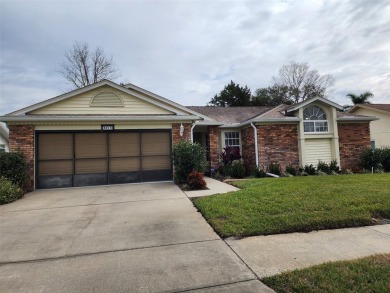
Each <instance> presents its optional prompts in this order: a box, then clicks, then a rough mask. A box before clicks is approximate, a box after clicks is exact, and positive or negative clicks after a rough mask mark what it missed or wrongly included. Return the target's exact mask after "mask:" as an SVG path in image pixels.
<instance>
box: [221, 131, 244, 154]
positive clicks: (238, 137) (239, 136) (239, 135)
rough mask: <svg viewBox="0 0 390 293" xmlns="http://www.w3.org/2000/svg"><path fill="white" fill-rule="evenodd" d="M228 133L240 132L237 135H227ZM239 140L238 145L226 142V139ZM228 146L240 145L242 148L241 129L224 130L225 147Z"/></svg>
mask: <svg viewBox="0 0 390 293" xmlns="http://www.w3.org/2000/svg"><path fill="white" fill-rule="evenodd" d="M228 133H237V134H238V136H237V137H228V138H227V137H226V134H228ZM236 139H237V140H238V144H237V145H236V144H234V145H232V144H226V140H236ZM227 146H230V147H233V148H234V147H239V148H240V150H241V134H240V131H233V130H229V131H224V132H223V147H224V148H225V147H227Z"/></svg>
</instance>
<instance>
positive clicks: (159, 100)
mask: <svg viewBox="0 0 390 293" xmlns="http://www.w3.org/2000/svg"><path fill="white" fill-rule="evenodd" d="M104 85H108V86H111V87H113V88H115V89H116V90H118V91H122V92H124V93H126V94H129V95H132V96H135V97H137V98H139V99H141V100H143V101H145V102H148V103H151V104H153V105H155V106H158V107H160V108H163V109H165V110H168V111H171V112H173V113H174V114H176V115H188V114H187V113H189V112H190V111H189V109H186V108H185V107H182V106H181V107H178V106H177V104H176V103H174V102H172V101H169V100H167V99H163V98H161V97H159V96H157V95H154V96H152V95H150V94H149V96H150V98H148V97H145V96H143V95H140V94H138V93H137V92H135V91H134V90H130V89H128V88H125V87H123V86H120V85H118V84H116V83H114V82H112V81H109V80H102V81H99V82H97V83H94V84H91V85H88V86H86V87H83V88H80V89H76V90H74V91H71V92H69V93H66V94H63V95H60V96H57V97H54V98H51V99H48V100H45V101H43V102H40V103H37V104H34V105H31V106H29V107H26V108H22V109H20V110H17V111H14V112H11V113H9V114H7V115H9V116H17V115H23V114H26V113H27V112H31V111H34V110H37V109H39V108H42V107H46V106H48V105H51V104H54V103H57V102H60V101H63V100H65V99H68V98H70V97H73V96H76V95H79V94H82V93H85V92H88V91H90V90H93V89H96V88H98V87H101V86H104ZM156 100H157V101H156ZM167 104H168V105H167ZM169 105H171V106H169ZM178 109H180V110H183V111H178ZM184 109H186V110H184ZM185 112H187V113H185ZM197 116H198V117H200V115H197ZM209 119H210V118H209Z"/></svg>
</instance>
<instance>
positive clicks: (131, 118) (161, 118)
mask: <svg viewBox="0 0 390 293" xmlns="http://www.w3.org/2000/svg"><path fill="white" fill-rule="evenodd" d="M197 119H199V117H197V116H192V115H188V116H187V115H185V116H173V115H172V116H171V115H165V116H37V115H34V116H33V115H31V116H0V121H6V122H23V121H31V122H35V121H37V122H38V121H46V122H51V121H191V122H192V121H193V120H197Z"/></svg>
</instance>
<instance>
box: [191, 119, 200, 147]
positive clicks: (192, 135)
mask: <svg viewBox="0 0 390 293" xmlns="http://www.w3.org/2000/svg"><path fill="white" fill-rule="evenodd" d="M197 122H198V121H195V122H194V124H192V126H191V142H192V143H193V142H194V128H195V126H196V123H197Z"/></svg>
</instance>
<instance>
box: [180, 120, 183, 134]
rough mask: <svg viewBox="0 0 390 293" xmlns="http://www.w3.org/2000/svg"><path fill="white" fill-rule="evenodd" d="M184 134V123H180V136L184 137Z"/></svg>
mask: <svg viewBox="0 0 390 293" xmlns="http://www.w3.org/2000/svg"><path fill="white" fill-rule="evenodd" d="M183 134H184V126H183V123H180V136H183Z"/></svg>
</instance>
